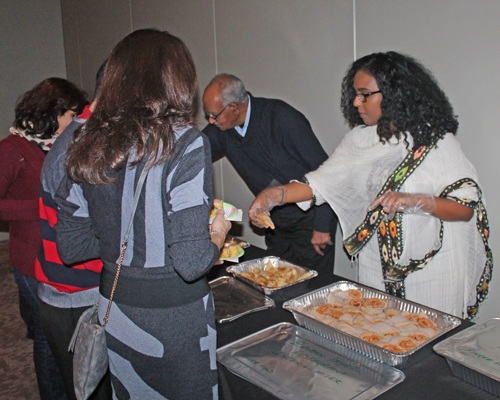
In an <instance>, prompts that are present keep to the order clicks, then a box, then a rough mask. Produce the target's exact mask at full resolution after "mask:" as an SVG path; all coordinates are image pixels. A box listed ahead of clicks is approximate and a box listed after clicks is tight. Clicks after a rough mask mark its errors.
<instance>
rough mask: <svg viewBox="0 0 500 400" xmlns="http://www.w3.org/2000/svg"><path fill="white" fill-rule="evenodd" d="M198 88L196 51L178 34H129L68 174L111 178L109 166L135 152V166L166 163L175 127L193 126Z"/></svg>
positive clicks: (79, 135)
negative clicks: (194, 57) (194, 55)
mask: <svg viewBox="0 0 500 400" xmlns="http://www.w3.org/2000/svg"><path fill="white" fill-rule="evenodd" d="M197 90H198V86H197V82H196V70H195V67H194V63H193V60H192V58H191V54H190V53H189V50H188V48H187V47H186V45H185V44H184V43H183V42H182V41H181V40H180V39H179V38H177V37H175V36H173V35H170V34H169V33H167V32H162V31H158V30H155V29H143V30H138V31H135V32H133V33H131V34H130V35H128V36H127V37H125V39H123V40H122V41H121V42H120V43H118V44H117V45H116V47H115V48H114V49H113V51H112V53H111V55H110V57H109V59H108V62H107V65H106V69H105V72H104V79H103V81H102V86H101V88H100V90H99V93H98V95H97V98H96V102H97V105H96V108H95V110H94V112H93V114H92V115H91V117H90V118H89V119H88V121H87V122H86V123H85V124H84V125H83V126H82V128H81V129H80V130H79V131H77V132H76V135H75V139H74V140H73V143H72V144H71V145H70V147H69V150H68V157H67V160H66V169H67V172H68V175H69V177H70V178H72V179H73V180H75V181H76V182H87V183H90V184H106V183H109V182H112V181H113V178H112V177H111V176H110V172H111V170H110V168H111V169H112V170H115V171H117V170H120V169H122V168H123V167H124V166H125V165H126V164H127V160H128V159H129V156H130V155H131V154H132V153H135V158H134V162H133V163H132V164H131V165H132V166H134V165H137V164H138V163H141V162H142V161H145V162H146V166H147V167H148V168H149V167H152V166H154V165H159V164H162V163H164V162H165V161H166V160H167V159H168V158H169V157H170V156H171V155H172V153H173V151H174V148H175V141H176V140H175V133H174V130H175V128H176V127H185V126H188V125H191V124H193V120H194V116H195V114H196V101H195V99H196V95H197ZM111 175H113V173H111Z"/></svg>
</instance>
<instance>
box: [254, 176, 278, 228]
mask: <svg viewBox="0 0 500 400" xmlns="http://www.w3.org/2000/svg"><path fill="white" fill-rule="evenodd" d="M285 201H286V189H285V188H284V187H283V186H281V185H280V186H275V187H271V188H268V189H265V190H263V191H262V192H260V193H259V195H258V196H257V197H256V198H255V200H254V201H253V203H252V205H251V206H250V210H249V211H248V216H249V217H250V220H251V221H252V224H254V225H255V226H257V227H259V228H271V229H274V224H273V221H272V220H271V217H270V215H271V214H270V212H271V210H272V209H273V208H274V207H276V206H279V205H281V204H284V203H285Z"/></svg>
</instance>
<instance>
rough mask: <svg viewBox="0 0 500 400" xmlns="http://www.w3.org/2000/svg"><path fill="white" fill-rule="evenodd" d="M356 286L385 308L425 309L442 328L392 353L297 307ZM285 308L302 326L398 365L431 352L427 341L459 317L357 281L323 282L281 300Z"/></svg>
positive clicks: (317, 302) (321, 301) (315, 303)
mask: <svg viewBox="0 0 500 400" xmlns="http://www.w3.org/2000/svg"><path fill="white" fill-rule="evenodd" d="M350 289H357V290H359V291H361V294H362V296H363V298H369V297H376V298H379V299H381V300H383V301H385V302H386V308H388V309H395V310H398V311H408V312H410V313H415V314H418V313H422V312H423V313H425V314H426V316H427V317H428V318H429V319H431V320H432V321H433V322H434V323H435V324H436V325H437V328H438V329H439V330H440V331H441V332H440V333H439V334H437V335H436V336H434V337H433V338H431V339H430V340H428V341H426V342H423V343H421V344H420V345H418V346H417V347H415V348H413V349H411V350H409V351H406V352H404V353H394V352H392V351H389V350H386V349H383V348H382V347H379V346H377V345H375V344H372V343H369V342H366V341H364V340H363V339H360V338H358V337H355V336H353V335H350V334H348V333H345V332H342V331H340V330H338V329H335V328H333V327H331V326H329V325H327V324H325V323H323V322H321V321H318V320H316V319H314V318H312V317H310V316H308V315H305V314H304V313H302V312H301V311H300V310H301V309H302V308H304V307H311V306H312V307H316V306H319V305H321V304H324V303H326V302H327V297H328V294H329V293H331V292H334V291H335V290H344V291H346V290H350ZM283 308H284V309H285V310H288V311H291V312H292V313H293V315H294V317H295V319H296V321H297V322H298V323H299V324H300V325H301V326H303V327H305V328H307V329H309V330H311V331H313V332H316V333H318V334H320V335H322V336H324V337H326V338H328V339H331V340H333V341H335V342H337V343H340V344H342V345H344V346H347V347H349V348H351V349H353V350H356V351H358V352H360V353H362V354H364V355H366V356H368V357H371V358H373V359H375V360H377V361H381V362H384V363H386V364H388V365H392V366H395V367H398V368H406V367H408V366H409V365H411V364H414V363H415V362H417V361H419V360H421V359H422V358H423V357H425V356H426V355H428V354H430V353H432V348H431V347H430V346H426V345H427V344H429V343H430V342H432V341H434V340H435V339H437V338H438V337H440V336H442V335H444V334H445V333H447V332H449V331H451V330H452V329H455V328H456V327H457V326H459V325H460V323H461V322H460V319H458V318H456V317H454V316H452V315H449V314H445V313H442V312H440V311H437V310H434V309H432V308H428V307H425V306H422V305H420V304H417V303H413V302H411V301H408V300H403V299H400V298H398V297H394V296H390V295H388V294H387V293H384V292H381V291H379V290H376V289H372V288H369V287H367V286H363V285H360V284H357V283H352V282H347V281H341V282H336V283H334V284H332V285H329V286H325V287H324V288H321V289H318V290H315V291H313V292H311V293H307V294H305V295H303V296H300V297H297V298H295V299H292V300H289V301H287V302H285V303H284V304H283Z"/></svg>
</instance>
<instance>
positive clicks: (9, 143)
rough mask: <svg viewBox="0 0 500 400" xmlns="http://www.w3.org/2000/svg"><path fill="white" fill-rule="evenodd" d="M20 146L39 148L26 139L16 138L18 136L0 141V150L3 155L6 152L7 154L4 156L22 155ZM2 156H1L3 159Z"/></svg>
mask: <svg viewBox="0 0 500 400" xmlns="http://www.w3.org/2000/svg"><path fill="white" fill-rule="evenodd" d="M22 145H28V146H32V147H36V148H39V147H38V145H37V144H36V143H33V142H30V141H29V140H28V139H26V138H24V137H22V136H18V135H9V136H7V137H6V138H4V139H2V140H0V149H1V150H2V151H3V152H4V153H5V152H6V151H7V150H8V152H7V153H6V154H5V156H8V155H10V156H12V155H14V154H19V153H22V150H21V149H22V147H20V146H22ZM3 156H4V155H2V157H3Z"/></svg>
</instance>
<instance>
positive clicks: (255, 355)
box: [217, 322, 405, 400]
mask: <svg viewBox="0 0 500 400" xmlns="http://www.w3.org/2000/svg"><path fill="white" fill-rule="evenodd" d="M217 360H218V361H219V362H220V363H221V364H223V365H224V366H225V367H226V368H228V369H229V370H230V371H231V372H233V373H234V374H236V375H238V376H240V377H242V378H244V379H246V380H248V381H250V382H251V383H253V384H255V385H257V386H259V387H261V388H262V389H264V390H267V391H268V392H270V393H271V394H273V395H274V396H276V397H278V398H280V399H286V400H299V399H300V400H303V399H316V400H326V399H328V400H330V399H333V398H334V399H336V400H348V399H356V400H368V399H373V398H375V397H377V396H379V395H380V394H382V393H384V392H386V391H387V390H389V389H391V388H392V387H394V386H395V385H397V384H399V383H400V382H402V381H403V380H404V378H405V375H404V374H403V373H402V372H401V371H398V370H397V369H395V368H393V367H390V366H388V365H384V364H382V363H378V362H376V361H374V360H371V359H369V358H368V357H365V356H363V355H361V354H359V353H357V352H355V351H352V350H350V349H348V348H346V347H344V346H341V345H339V344H337V343H334V342H332V341H331V340H328V339H325V338H323V337H321V336H319V335H317V334H315V333H313V332H310V331H308V330H306V329H304V328H302V327H300V326H297V325H294V324H290V323H285V322H282V323H280V324H277V325H274V326H271V327H269V328H266V329H264V330H262V331H260V332H257V333H254V334H253V335H250V336H247V337H245V338H243V339H240V340H238V341H236V342H233V343H230V344H228V345H226V346H224V347H221V348H220V349H218V350H217Z"/></svg>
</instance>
